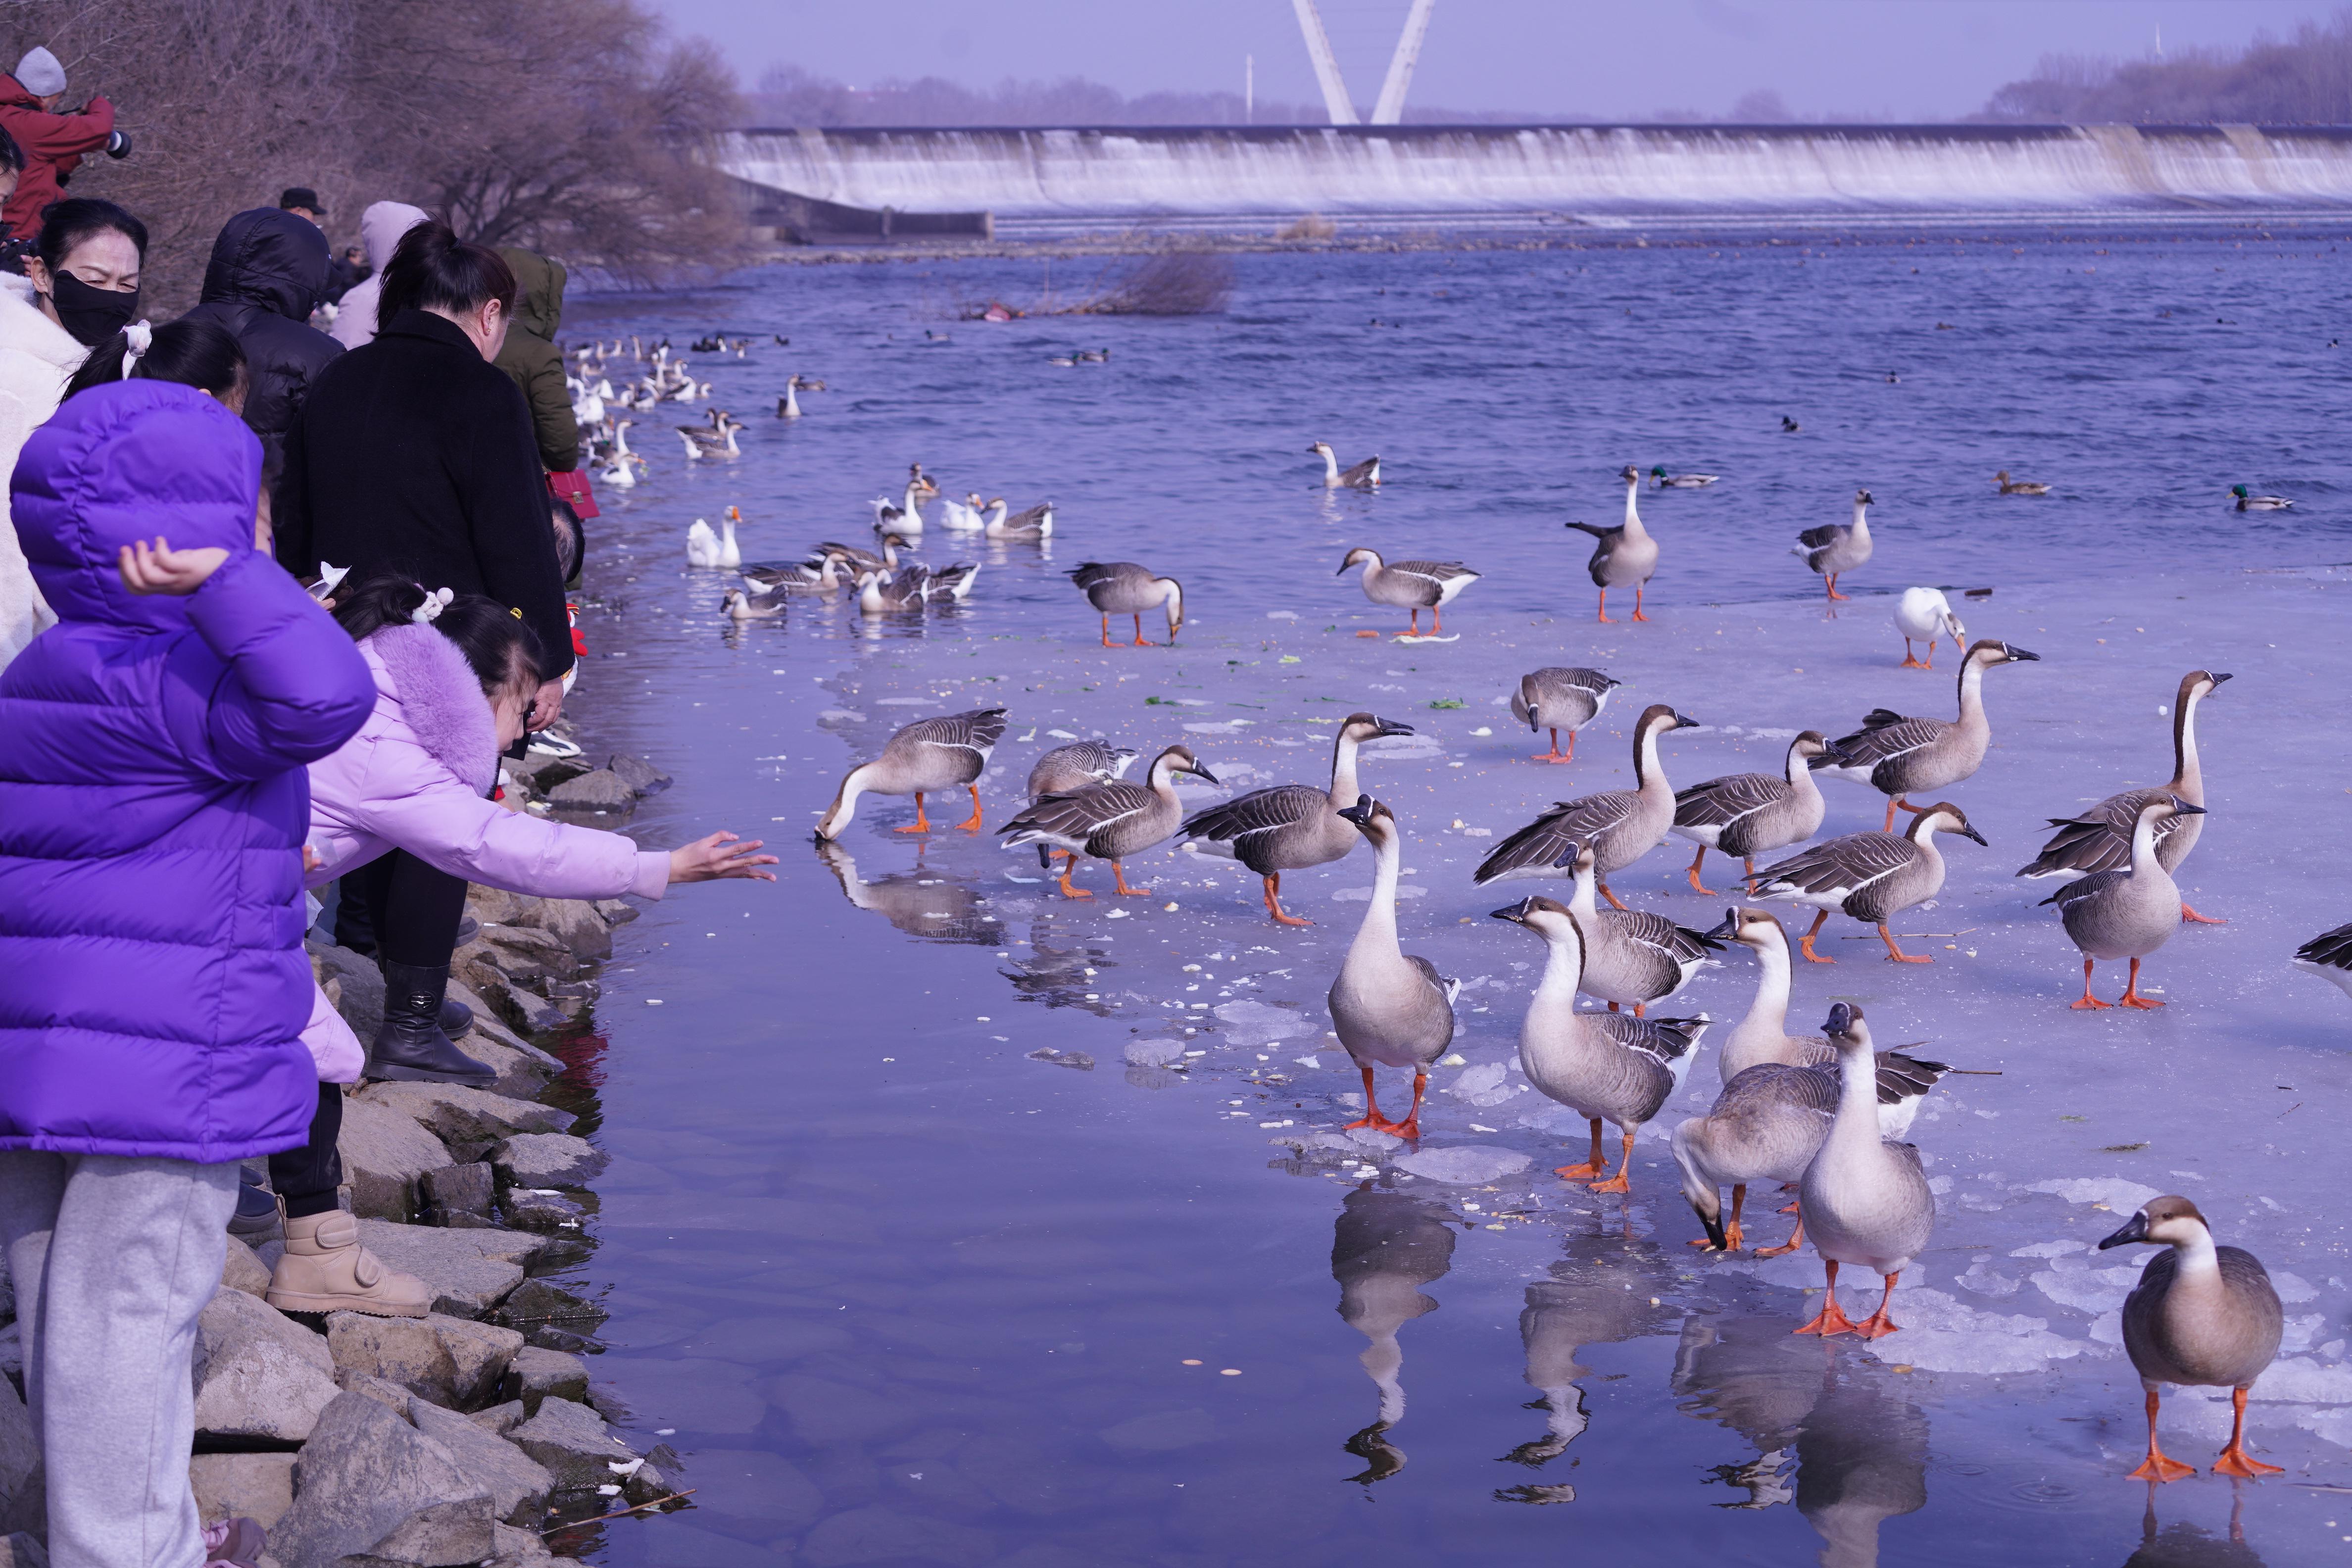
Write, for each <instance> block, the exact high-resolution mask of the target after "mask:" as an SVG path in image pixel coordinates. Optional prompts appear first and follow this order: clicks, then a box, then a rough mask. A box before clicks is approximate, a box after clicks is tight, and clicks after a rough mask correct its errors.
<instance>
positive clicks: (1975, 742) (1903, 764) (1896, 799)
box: [1812, 639, 2042, 833]
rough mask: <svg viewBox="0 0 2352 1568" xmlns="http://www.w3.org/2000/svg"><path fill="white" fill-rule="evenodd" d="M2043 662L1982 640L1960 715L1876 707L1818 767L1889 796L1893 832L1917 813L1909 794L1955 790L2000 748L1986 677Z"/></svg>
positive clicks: (1963, 684)
mask: <svg viewBox="0 0 2352 1568" xmlns="http://www.w3.org/2000/svg"><path fill="white" fill-rule="evenodd" d="M2041 658H2042V656H2041V655H2040V654H2038V653H2028V652H2026V651H2025V649H2023V648H2021V647H2011V646H2010V645H2009V644H2007V643H2005V642H1994V641H1992V640H1990V639H1987V640H1985V641H1982V642H1979V643H1978V644H1977V645H1976V646H1975V647H1971V648H1969V653H1968V657H1967V658H1964V659H1962V660H1961V661H1960V679H1959V696H1960V711H1959V717H1958V718H1957V719H1906V718H1905V717H1904V716H1903V715H1902V714H1900V713H1897V712H1895V710H1893V709H1890V708H1874V709H1872V710H1870V711H1869V712H1868V713H1865V714H1864V715H1863V719H1862V728H1861V729H1859V730H1857V731H1854V732H1853V734H1851V735H1841V736H1839V737H1838V738H1837V740H1835V741H1834V742H1832V743H1831V745H1830V749H1829V750H1828V751H1826V752H1822V754H1821V755H1820V756H1818V757H1815V758H1814V759H1813V763H1812V765H1813V770H1814V771H1815V772H1816V773H1828V774H1829V775H1830V776H1831V777H1832V778H1841V779H1846V780H1849V781H1851V782H1852V783H1854V784H1868V785H1870V787H1871V788H1873V789H1874V790H1877V791H1878V792H1880V793H1881V794H1882V795H1885V796H1886V827H1885V831H1886V832H1888V833H1892V832H1894V831H1895V810H1896V808H1898V807H1900V808H1901V809H1903V810H1906V811H1908V810H1911V809H1913V807H1912V806H1911V805H1909V804H1908V802H1907V801H1906V798H1905V797H1906V796H1907V795H1910V794H1911V793H1912V792H1914V791H1917V792H1919V793H1920V794H1923V795H1924V794H1925V793H1927V791H1929V790H1939V789H1945V788H1948V787H1949V786H1950V785H1953V784H1958V783H1959V782H1960V781H1961V780H1962V779H1965V778H1967V777H1969V775H1970V774H1972V773H1975V772H1976V771H1977V769H1978V768H1979V766H1980V765H1981V764H1982V763H1983V762H1984V758H1985V750H1986V748H1987V747H1989V746H1990V745H1991V744H1992V723H1991V721H1990V720H1988V719H1987V718H1986V717H1985V709H1984V672H1985V671H1986V670H1988V669H1991V668H1994V667H1996V666H1998V665H2003V664H2016V663H2019V662H2020V661H2030V662H2039V661H2040V659H2041Z"/></svg>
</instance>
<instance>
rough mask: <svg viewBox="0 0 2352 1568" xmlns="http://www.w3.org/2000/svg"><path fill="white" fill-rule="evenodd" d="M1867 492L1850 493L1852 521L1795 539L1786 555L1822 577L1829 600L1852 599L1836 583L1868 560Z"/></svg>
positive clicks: (1868, 523)
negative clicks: (1851, 496)
mask: <svg viewBox="0 0 2352 1568" xmlns="http://www.w3.org/2000/svg"><path fill="white" fill-rule="evenodd" d="M1871 503H1872V497H1871V494H1870V492H1869V491H1868V490H1856V491H1854V492H1853V521H1852V522H1850V523H1846V522H1830V523H1823V524H1822V526H1821V527H1819V528H1809V529H1807V530H1805V531H1804V532H1802V533H1801V534H1799V535H1797V548H1796V549H1794V550H1792V551H1790V552H1789V553H1790V554H1791V555H1794V556H1796V557H1798V558H1799V559H1800V560H1801V561H1803V562H1804V563H1805V569H1806V570H1807V571H1809V572H1816V573H1819V574H1821V578H1822V585H1823V586H1824V587H1826V588H1827V589H1828V590H1829V595H1830V597H1831V598H1832V599H1845V598H1850V597H1852V595H1847V594H1841V593H1839V592H1838V591H1837V580H1838V578H1839V576H1840V575H1841V574H1844V573H1847V572H1851V571H1853V569H1854V568H1855V567H1857V566H1861V565H1864V564H1865V563H1867V562H1868V561H1869V560H1870V552H1871V542H1870V508H1871Z"/></svg>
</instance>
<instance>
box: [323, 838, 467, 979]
mask: <svg viewBox="0 0 2352 1568" xmlns="http://www.w3.org/2000/svg"><path fill="white" fill-rule="evenodd" d="M342 882H343V886H342V896H341V900H340V901H339V903H338V904H337V907H336V911H335V941H336V942H337V944H338V945H340V946H343V947H348V948H350V949H351V950H352V952H362V953H373V956H374V957H375V959H376V960H377V961H378V962H379V963H410V964H415V965H416V966H417V967H419V968H421V969H438V968H440V967H441V966H442V965H444V964H446V963H448V962H449V954H450V953H451V952H453V951H454V950H455V949H456V947H457V926H458V924H459V922H460V921H463V920H464V919H465V918H466V879H464V878H463V877H453V876H451V875H450V874H449V873H448V872H446V871H436V870H435V869H434V868H432V867H430V866H428V865H426V864H425V862H424V861H422V860H420V859H418V858H416V857H415V856H414V855H411V854H410V853H409V852H408V851H407V850H405V849H395V850H394V851H392V853H390V854H389V855H382V856H379V857H377V858H375V859H373V860H371V861H369V862H368V863H367V864H366V865H364V866H362V867H361V868H359V869H358V870H356V871H352V872H351V873H349V874H347V875H346V876H345V877H344V878H343V879H342ZM350 939H356V940H350ZM358 942H366V943H367V944H368V945H367V946H364V947H362V946H360V945H357V943H358Z"/></svg>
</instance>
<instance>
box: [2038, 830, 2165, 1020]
mask: <svg viewBox="0 0 2352 1568" xmlns="http://www.w3.org/2000/svg"><path fill="white" fill-rule="evenodd" d="M2204 809H2205V808H2204V807H2203V806H2201V805H2189V804H2188V803H2187V802H2186V801H2182V800H2179V799H2176V798H2175V797H2173V796H2171V795H2153V796H2152V797H2151V798H2150V799H2148V800H2147V801H2146V802H2145V803H2144V804H2142V805H2141V806H2140V808H2139V813H2138V817H2137V821H2136V822H2135V823H2134V824H2133V826H2132V848H2131V864H2130V866H2128V867H2126V868H2124V869H2123V870H2120V871H2094V872H2092V873H2091V874H2090V875H2089V876H2087V877H2081V878H2077V879H2075V880H2074V881H2072V882H2069V883H2067V884H2066V885H2065V886H2064V887H2063V888H2061V889H2058V890H2057V891H2056V892H2054V893H2053V894H2051V895H2050V896H2049V897H2048V898H2046V899H2044V900H2042V902H2043V903H2045V904H2056V905H2057V906H2058V913H2059V915H2060V916H2061V917H2062V918H2063V920H2064V921H2065V922H2066V934H2067V936H2068V937H2069V938H2071V939H2072V940H2073V941H2074V945H2075V946H2076V947H2078V948H2081V949H2082V950H2083V995H2082V998H2081V1000H2079V1001H2077V1002H2075V1003H2074V1006H2075V1007H2076V1008H2078V1009H2084V1010H2088V1009H2091V1008H2097V1007H2106V1006H2109V1005H2117V1006H2124V1007H2161V1006H2163V1005H2164V1004H2163V1003H2161V1002H2158V1001H2157V1000H2156V999H2155V998H2154V997H2152V996H2143V995H2141V994H2139V964H2140V960H2141V959H2143V958H2146V957H2147V955H2148V954H2149V953H2151V952H2155V951H2156V950H2157V949H2158V948H2159V947H2162V946H2163V945H2164V944H2165V942H2166V941H2167V940H2168V938H2170V936H2171V935H2172V933H2173V932H2174V931H2179V929H2180V889H2179V886H2178V885H2177V884H2175V883H2174V881H2173V879H2172V874H2171V873H2170V872H2168V871H2167V870H2166V869H2165V868H2164V864H2163V862H2162V861H2160V860H2159V859H2158V858H2157V854H2156V835H2157V830H2158V828H2159V827H2160V826H2162V825H2163V824H2164V823H2165V822H2166V821H2167V820H2168V819H2169V818H2171V817H2173V816H2197V815H2198V814H2200V813H2201V812H2203V811H2204ZM2102 958H2105V959H2110V960H2112V959H2117V958H2127V959H2129V960H2131V978H2130V980H2129V981H2128V982H2127V983H2126V984H2125V986H2124V994H2123V995H2122V996H2121V997H2120V998H2118V999H2117V1001H2116V1003H2114V1004H2109V1003H2105V1002H2102V1001H2100V1000H2099V999H2098V998H2097V997H2095V996H2094V995H2092V994H2091V971H2092V969H2093V968H2094V967H2095V965H2096V964H2097V963H2098V961H2099V960H2100V959H2102Z"/></svg>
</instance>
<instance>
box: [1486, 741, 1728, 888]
mask: <svg viewBox="0 0 2352 1568" xmlns="http://www.w3.org/2000/svg"><path fill="white" fill-rule="evenodd" d="M1697 723H1698V721H1697V720H1696V719H1689V718H1685V717H1684V716H1683V715H1682V714H1680V713H1677V712H1675V710H1673V709H1672V708H1669V707H1667V706H1666V705H1665V704H1664V703H1663V702H1659V703H1654V704H1653V705H1652V706H1650V707H1648V708H1645V709H1643V710H1642V717H1641V718H1640V719H1639V720H1637V721H1635V722H1634V725H1633V782H1634V787H1633V788H1632V789H1612V790H1603V791H1602V792H1601V793H1600V794H1599V795H1585V796H1583V797H1581V798H1580V799H1577V800H1563V801H1558V802H1555V803H1554V804H1553V805H1552V807H1551V809H1550V810H1549V811H1547V812H1545V813H1544V814H1543V815H1542V816H1538V817H1537V818H1536V819H1535V820H1534V821H1533V822H1531V823H1529V824H1528V826H1525V827H1522V828H1520V829H1519V830H1518V831H1517V833H1514V834H1512V835H1511V836H1510V837H1508V838H1506V839H1504V840H1503V841H1502V842H1501V843H1500V844H1497V845H1496V846H1495V847H1494V850H1493V852H1492V853H1490V854H1489V855H1487V857H1486V859H1485V860H1484V861H1482V862H1481V863H1480V864H1479V867H1478V870H1477V874H1476V875H1475V877H1473V878H1472V881H1473V882H1475V884H1477V885H1478V886H1480V887H1484V886H1485V885H1486V884H1487V883H1488V882H1496V881H1502V880H1504V879H1508V878H1513V877H1558V876H1562V875H1566V874H1568V862H1567V860H1565V859H1563V857H1564V856H1566V855H1567V854H1568V850H1569V847H1570V845H1576V844H1588V845H1591V847H1592V853H1593V857H1594V875H1595V876H1596V877H1597V878H1598V879H1599V881H1600V885H1601V897H1602V898H1604V899H1607V900H1609V902H1610V903H1611V904H1612V905H1613V906H1614V907H1616V908H1618V909H1621V910H1622V909H1623V908H1624V907H1625V906H1624V904H1623V903H1622V901H1620V900H1619V899H1618V897H1617V895H1616V894H1614V893H1612V892H1611V891H1610V890H1609V878H1610V877H1611V875H1612V874H1613V873H1615V872H1618V871H1622V870H1623V869H1624V868H1626V867H1628V866H1631V865H1632V864H1633V862H1634V861H1636V860H1639V859H1640V858H1642V857H1643V856H1644V855H1647V854H1648V853H1649V852H1650V851H1651V850H1653V849H1655V848H1656V847H1658V846H1659V845H1660V844H1663V843H1664V842H1665V837H1666V832H1667V830H1668V829H1669V828H1671V827H1672V826H1674V824H1675V790H1674V785H1672V784H1668V783H1667V782H1666V773H1665V770H1664V768H1663V767H1661V766H1660V765H1659V763H1658V737H1659V736H1661V735H1664V734H1665V733H1667V732H1668V731H1674V730H1685V729H1691V728H1694V727H1696V725H1697Z"/></svg>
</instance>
